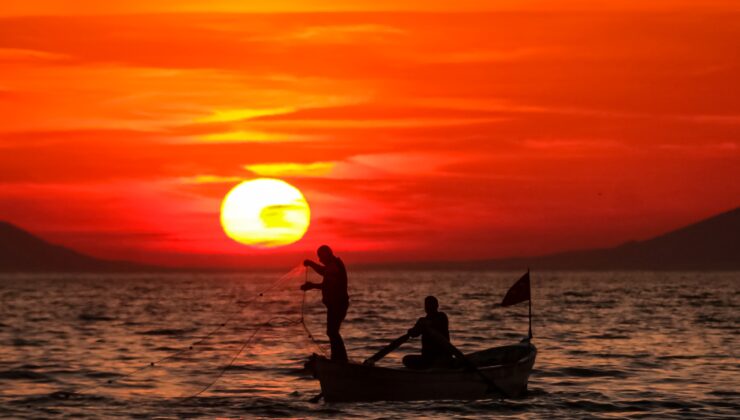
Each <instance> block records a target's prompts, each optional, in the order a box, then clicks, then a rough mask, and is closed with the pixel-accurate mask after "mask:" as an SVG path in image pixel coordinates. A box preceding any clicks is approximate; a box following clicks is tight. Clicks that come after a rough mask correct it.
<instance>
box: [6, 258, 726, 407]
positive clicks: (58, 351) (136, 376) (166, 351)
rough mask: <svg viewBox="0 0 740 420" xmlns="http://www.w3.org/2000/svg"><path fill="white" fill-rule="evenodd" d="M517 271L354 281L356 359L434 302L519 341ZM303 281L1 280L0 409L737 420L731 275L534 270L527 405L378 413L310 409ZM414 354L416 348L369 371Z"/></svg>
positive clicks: (482, 329) (454, 322)
mask: <svg viewBox="0 0 740 420" xmlns="http://www.w3.org/2000/svg"><path fill="white" fill-rule="evenodd" d="M286 272H288V270H286ZM522 274H523V273H522V272H462V271H401V270H396V271H362V272H357V271H352V272H351V273H350V284H349V289H350V294H351V305H350V309H349V312H348V315H347V319H346V320H345V322H344V324H343V326H342V334H343V336H344V340H345V342H346V345H347V349H348V352H349V355H350V358H351V359H353V360H355V361H362V360H364V359H365V358H366V357H368V356H370V355H372V354H373V353H375V352H376V351H377V350H379V349H381V348H382V347H383V346H384V345H385V344H387V343H388V342H390V341H392V340H393V339H395V338H396V337H398V336H400V335H401V334H403V333H404V332H405V331H406V330H407V329H408V328H410V327H411V326H413V324H414V322H415V321H416V319H417V318H418V317H420V316H423V300H424V298H425V297H426V296H428V295H434V296H436V297H437V298H438V299H439V302H440V310H442V311H444V312H445V313H447V315H448V317H449V319H450V333H451V340H452V342H453V344H455V345H456V346H458V348H460V349H461V350H462V351H463V352H472V351H476V350H482V349H486V348H491V347H496V346H502V345H507V344H512V343H517V342H519V341H520V340H521V339H522V338H524V337H525V336H526V335H527V329H528V305H527V303H522V304H519V305H515V306H510V307H502V306H501V305H500V302H501V299H502V298H503V296H504V295H505V293H506V291H507V290H508V288H509V287H510V286H511V285H512V284H514V283H515V282H516V280H518V279H519V277H520V276H521V275H522ZM308 278H309V280H311V281H319V278H318V277H317V276H316V275H315V274H314V275H311V276H310V277H308ZM305 279H306V274H305V273H304V272H303V271H302V270H301V269H299V268H296V269H294V270H292V271H290V272H289V273H288V274H285V273H269V272H264V273H262V272H261V273H229V274H213V273H167V274H162V273H156V274H43V275H41V274H33V275H32V274H6V275H2V276H1V277H0V417H2V418H92V419H100V418H146V419H150V418H151V419H175V418H341V419H344V418H373V419H391V418H471V419H472V418H476V419H477V418H517V419H528V418H533V419H555V418H562V419H574V418H659V419H673V418H676V419H696V418H726V419H731V418H735V419H736V418H740V360H739V358H738V348H739V347H740V273H737V272H537V271H536V270H534V271H532V273H531V279H532V282H531V284H532V315H533V318H532V330H533V338H532V343H534V344H535V345H536V346H537V348H538V355H537V360H536V363H535V367H534V371H533V372H532V375H531V376H530V379H529V387H528V393H527V395H526V396H524V397H521V398H516V399H504V400H501V399H499V398H496V397H492V398H490V399H485V400H477V401H423V402H373V403H326V402H324V401H320V402H318V403H312V402H310V401H309V400H310V399H311V398H312V397H314V396H315V395H317V394H318V393H319V391H320V389H319V383H318V382H317V381H316V380H315V379H314V378H312V377H311V375H310V374H309V373H308V372H307V371H306V370H305V369H304V362H305V361H306V359H307V357H308V356H310V355H311V354H312V353H321V352H322V351H327V348H328V344H327V340H326V337H325V334H324V328H325V319H324V317H325V310H324V308H323V306H322V305H321V301H320V292H318V291H315V290H314V291H309V292H307V293H305V294H304V293H303V292H301V291H300V290H299V286H300V284H301V283H303V281H305ZM301 320H303V321H305V328H304V323H302V322H301ZM419 348H420V341H419V339H418V338H417V339H412V340H411V341H409V342H408V343H406V344H405V345H404V346H402V347H401V348H400V349H398V350H397V351H396V352H393V353H391V354H390V355H388V356H387V357H386V358H385V359H383V360H382V361H381V362H379V364H380V365H383V366H400V360H401V358H402V357H403V355H405V354H411V353H415V352H418V351H419Z"/></svg>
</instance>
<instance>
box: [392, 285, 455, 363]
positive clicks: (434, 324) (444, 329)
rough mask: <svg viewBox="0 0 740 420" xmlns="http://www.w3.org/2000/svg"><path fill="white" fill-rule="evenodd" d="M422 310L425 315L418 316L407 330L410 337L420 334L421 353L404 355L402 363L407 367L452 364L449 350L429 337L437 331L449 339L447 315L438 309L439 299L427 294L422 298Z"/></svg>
mask: <svg viewBox="0 0 740 420" xmlns="http://www.w3.org/2000/svg"><path fill="white" fill-rule="evenodd" d="M424 311H426V313H427V316H425V317H424V318H419V320H418V321H416V325H414V327H413V328H411V329H410V330H409V331H408V334H409V335H410V336H411V337H416V336H418V335H420V334H421V354H420V355H418V354H410V355H408V356H404V358H403V364H404V366H406V367H407V368H409V369H428V368H431V367H449V366H450V365H451V364H452V355H451V354H450V351H449V350H448V349H447V348H445V347H444V345H442V344H440V342H439V340H435V339H434V338H433V337H431V334H434V333H437V334H438V335H441V336H442V337H444V338H445V339H447V341H449V340H450V331H449V321H448V320H447V315H446V314H445V313H444V312H440V311H439V301H437V298H436V297H434V296H427V297H426V299H424ZM430 330H431V331H430Z"/></svg>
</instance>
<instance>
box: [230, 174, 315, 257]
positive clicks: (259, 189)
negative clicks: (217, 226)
mask: <svg viewBox="0 0 740 420" xmlns="http://www.w3.org/2000/svg"><path fill="white" fill-rule="evenodd" d="M310 219H311V211H310V209H309V207H308V203H307V202H306V199H305V197H303V194H301V192H300V191H299V190H298V189H297V188H295V187H294V186H292V185H290V184H288V183H287V182H285V181H281V180H279V179H271V178H260V179H255V180H251V181H245V182H242V183H241V184H239V185H237V186H236V187H234V188H233V189H232V190H231V191H229V193H228V194H226V197H225V198H224V201H223V203H222V205H221V225H222V226H223V228H224V232H226V235H228V236H229V237H230V238H231V239H233V240H235V241H237V242H239V243H242V244H245V245H249V246H253V247H257V248H272V247H278V246H283V245H289V244H292V243H295V242H297V241H299V240H300V239H301V238H302V237H303V235H304V234H305V233H306V230H307V229H308V225H309V222H310Z"/></svg>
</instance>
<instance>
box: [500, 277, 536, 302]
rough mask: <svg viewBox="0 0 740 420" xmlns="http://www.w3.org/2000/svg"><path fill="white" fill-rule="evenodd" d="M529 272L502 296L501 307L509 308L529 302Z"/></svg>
mask: <svg viewBox="0 0 740 420" xmlns="http://www.w3.org/2000/svg"><path fill="white" fill-rule="evenodd" d="M529 289H530V288H529V271H527V274H525V275H523V276H522V278H520V279H519V281H517V282H516V283H514V285H513V286H511V289H509V291H508V292H506V296H504V300H502V301H501V306H511V305H516V304H517V303H521V302H526V301H528V300H530V299H531V298H532V297H531V293H530V291H529Z"/></svg>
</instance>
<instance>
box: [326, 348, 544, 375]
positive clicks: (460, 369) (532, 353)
mask: <svg viewBox="0 0 740 420" xmlns="http://www.w3.org/2000/svg"><path fill="white" fill-rule="evenodd" d="M522 344H525V343H519V344H512V345H508V346H500V347H492V348H491V349H489V350H492V349H497V348H505V347H510V346H519V345H522ZM526 345H527V350H528V351H527V353H526V354H525V355H524V356H522V357H521V358H519V359H517V360H516V361H513V362H511V363H505V364H498V365H488V366H486V365H482V366H478V367H477V369H478V370H480V371H483V372H488V371H495V370H498V369H502V368H506V367H510V366H516V365H522V364H526V363H528V362H529V360H530V359H534V358H535V357H536V356H537V347H536V346H535V345H534V344H532V343H530V342H526ZM315 361H316V362H321V363H327V364H330V365H336V366H339V365H341V366H342V367H346V366H350V367H351V368H353V369H354V368H360V369H362V370H369V371H375V372H383V371H385V372H393V373H403V374H409V373H413V374H426V375H440V374H455V373H461V372H466V371H469V369H466V368H465V367H463V366H461V367H457V368H431V369H409V368H406V367H388V366H377V365H365V364H363V363H357V362H350V363H340V362H336V361H332V360H330V359H328V358H326V357H323V356H318V355H317V356H316V360H315Z"/></svg>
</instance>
